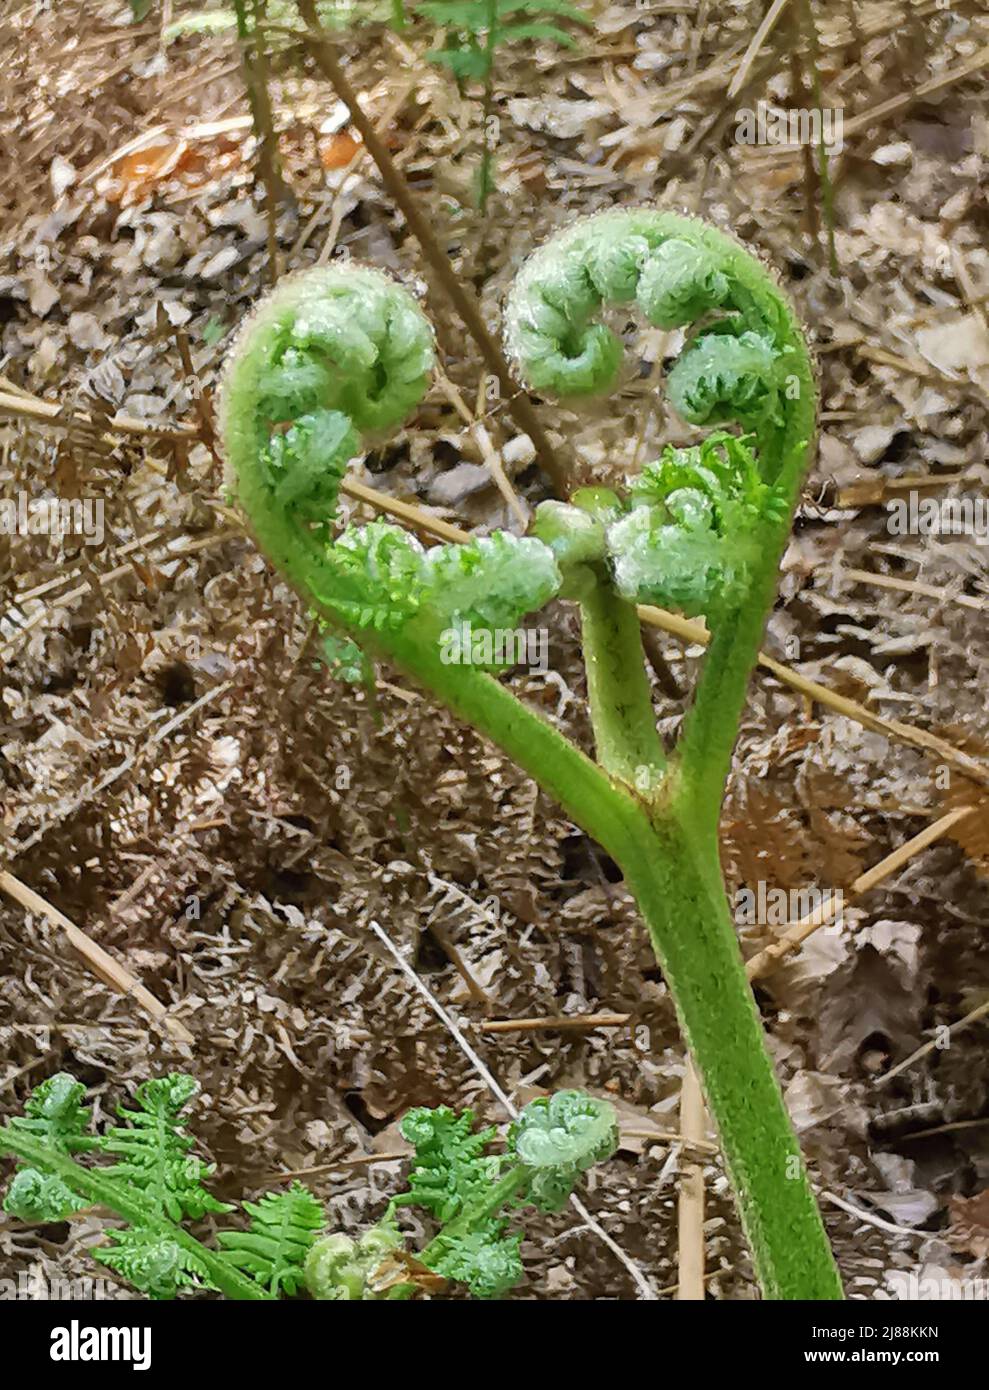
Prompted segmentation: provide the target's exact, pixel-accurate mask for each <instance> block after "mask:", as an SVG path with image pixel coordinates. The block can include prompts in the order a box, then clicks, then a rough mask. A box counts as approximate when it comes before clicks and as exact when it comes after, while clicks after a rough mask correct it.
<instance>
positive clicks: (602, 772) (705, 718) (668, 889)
mask: <svg viewBox="0 0 989 1390" xmlns="http://www.w3.org/2000/svg"><path fill="white" fill-rule="evenodd" d="M633 304H634V305H635V306H636V307H637V309H638V310H639V311H640V312H641V314H642V315H643V316H644V317H645V318H646V319H647V320H648V321H649V322H650V323H652V324H654V325H656V326H658V327H660V328H666V329H673V328H683V329H685V330H686V334H687V336H686V342H685V345H684V348H683V350H682V352H681V353H680V356H679V358H678V360H677V361H676V363H675V364H674V366H673V367H672V369H671V370H670V372H669V374H668V376H667V379H666V390H667V394H668V396H669V399H670V402H671V404H672V405H673V407H674V409H675V410H676V411H677V412H678V413H679V414H680V415H681V416H683V418H684V419H685V420H687V421H689V422H691V423H693V424H696V425H699V426H704V425H709V424H734V425H736V426H738V427H740V429H741V433H737V434H736V433H733V432H730V431H725V430H720V431H716V432H715V433H713V434H709V435H708V436H707V437H706V438H705V439H703V440H702V442H701V443H700V444H698V445H696V446H694V447H692V448H688V449H668V450H666V451H665V452H664V454H663V456H662V457H661V458H660V459H659V460H658V461H657V462H656V463H654V464H652V465H651V466H650V467H649V468H647V469H646V470H645V471H644V473H643V475H642V476H641V477H640V478H639V479H637V480H636V481H635V482H633V483H632V485H631V486H630V487H629V488H628V490H627V491H626V492H625V494H624V495H623V496H619V495H618V494H616V493H614V492H610V491H608V490H606V489H600V488H596V489H585V490H582V491H580V492H577V493H576V494H575V495H574V496H573V497H572V498H571V499H570V500H569V501H568V502H549V503H545V504H543V506H542V507H540V508H539V510H538V513H537V518H536V524H535V527H534V534H533V535H531V536H529V537H525V538H519V537H516V536H512V535H508V534H496V535H495V536H490V537H485V538H480V539H476V540H473V541H471V542H470V543H468V544H463V545H452V546H451V545H443V546H436V547H434V548H431V549H429V550H423V548H422V547H421V546H420V545H419V544H418V542H417V541H415V540H414V539H412V538H411V537H410V536H408V535H407V534H406V533H405V532H403V531H402V530H400V529H399V528H397V527H394V526H391V525H387V524H384V523H381V522H372V523H371V524H370V525H369V526H364V527H360V528H353V527H348V528H347V529H345V530H344V531H343V533H342V535H340V536H338V537H336V536H335V532H334V522H335V502H336V493H337V488H338V486H339V481H340V477H341V474H342V471H343V469H344V467H345V466H346V463H347V460H348V458H349V457H350V456H351V455H353V454H356V453H357V452H359V450H361V449H363V448H364V447H366V445H367V443H368V441H369V440H371V439H372V438H373V436H374V435H375V433H376V432H378V431H380V430H385V429H387V428H389V427H390V426H393V425H396V424H398V423H399V422H400V421H401V420H403V419H404V418H405V417H406V416H407V415H408V414H409V412H410V411H411V410H413V409H414V407H415V404H416V402H417V401H418V400H420V399H421V397H422V396H423V394H424V393H425V390H426V388H427V385H428V381H429V373H430V367H431V363H432V335H431V332H430V329H429V326H428V324H427V322H426V320H425V319H424V317H423V316H422V314H421V312H420V310H419V308H418V306H417V305H416V303H415V301H414V300H413V299H412V298H411V297H410V295H409V294H407V293H406V292H405V291H404V290H403V289H402V288H401V287H400V286H399V285H397V284H395V283H394V282H392V281H391V280H389V279H387V278H385V277H384V276H382V275H378V274H376V273H375V272H373V271H370V270H366V269H356V268H350V267H337V268H327V269H318V270H313V271H310V272H307V273H305V274H303V275H301V276H299V277H296V278H294V279H292V280H289V281H286V282H285V283H284V284H283V285H281V286H280V287H279V288H278V289H276V290H275V291H274V293H273V294H272V295H271V296H270V297H269V298H268V299H266V300H264V301H262V303H261V305H260V306H259V308H258V309H257V310H256V312H255V313H254V315H253V316H252V318H251V319H250V320H249V321H248V322H247V323H246V324H245V326H244V328H243V330H242V332H241V335H240V337H239V338H238V340H237V342H236V344H235V346H234V347H233V349H232V351H231V353H230V357H229V362H228V367H227V374H226V383H225V387H224V390H223V394H222V400H221V407H220V422H221V432H222V438H223V441H224V446H225V449H226V453H227V458H228V464H229V470H230V483H231V487H232V489H233V491H234V493H235V494H236V496H237V498H238V499H239V501H240V504H241V507H242V508H243V511H244V512H245V513H246V516H247V519H248V522H249V525H250V527H251V529H252V531H253V533H254V536H255V537H256V539H257V542H258V544H259V545H260V546H261V548H262V550H263V551H264V552H265V553H266V554H267V556H268V558H269V559H270V560H271V561H272V562H273V563H274V564H275V565H276V566H277V567H278V568H279V569H280V570H281V571H282V573H283V574H284V575H285V576H286V577H287V578H288V579H289V581H290V582H291V583H292V584H293V585H294V586H295V587H296V589H297V590H298V591H299V593H300V594H301V595H302V596H303V597H304V599H305V601H306V602H307V603H308V604H310V605H311V606H312V607H313V608H314V609H315V610H316V611H317V612H318V613H320V614H321V615H322V616H323V618H324V619H325V620H326V621H327V622H328V623H329V624H330V625H331V626H332V627H334V628H335V629H337V630H338V631H339V632H341V633H342V634H344V635H347V636H349V637H350V638H352V639H353V640H354V641H356V642H357V643H358V644H359V645H360V646H361V647H362V648H363V649H364V650H365V652H366V653H367V654H368V656H369V657H370V658H373V659H381V660H384V661H387V662H390V663H392V664H394V665H395V666H397V667H398V668H399V669H401V670H403V671H405V672H406V673H407V674H408V675H409V676H411V677H412V678H413V679H415V680H417V681H418V682H419V683H420V684H421V685H422V686H424V687H425V688H426V689H427V690H429V691H431V692H432V693H433V694H434V695H435V696H436V697H437V698H439V699H440V700H441V701H443V702H444V703H445V704H447V705H448V706H449V707H450V708H451V709H452V710H454V711H455V712H456V713H457V714H458V715H459V716H460V717H461V718H463V719H466V720H467V721H469V722H470V723H471V724H473V725H474V726H475V728H477V729H478V730H479V731H480V732H481V733H483V734H485V735H487V736H488V737H489V738H491V739H492V740H493V741H494V742H495V743H497V744H499V745H500V746H501V747H502V748H503V749H504V750H505V751H506V752H507V753H508V754H509V755H510V756H511V757H513V758H514V759H515V760H516V762H518V764H519V765H520V766H521V767H522V768H523V769H525V771H527V772H528V773H529V774H530V775H531V776H532V777H533V778H534V779H535V780H536V781H537V782H538V783H539V784H540V786H542V787H543V788H544V789H545V790H546V791H547V792H548V793H550V794H551V795H552V796H554V797H555V798H556V799H557V801H558V802H559V803H560V805H561V806H562V807H563V808H564V810H565V811H566V813H567V814H568V815H569V816H570V818H571V819H572V820H573V821H574V822H575V823H576V824H577V825H579V826H581V827H582V828H583V829H584V830H585V831H586V832H587V833H588V834H589V835H591V836H593V837H594V838H595V839H596V840H597V841H598V842H599V843H600V844H601V845H602V846H603V847H604V848H605V850H606V851H607V852H608V854H610V855H611V857H612V858H613V859H614V860H615V861H616V862H617V863H618V864H619V865H620V867H621V869H622V871H623V873H624V876H625V881H626V883H627V884H628V887H629V888H630V890H631V891H632V893H633V894H634V895H635V897H636V900H637V902H638V905H639V908H640V910H641V912H642V915H643V918H644V919H645V922H646V924H647V926H648V929H649V933H650V936H651V938H652V942H653V946H654V948H655V951H656V956H657V959H658V960H659V962H660V964H661V966H662V969H663V973H664V976H665V978H666V980H667V981H668V983H669V986H670V990H671V993H672V995H673V998H674V1001H675V1004H676V1008H677V1012H678V1016H679V1020H680V1024H681V1028H682V1030H683V1035H684V1038H685V1039H686V1042H687V1044H688V1046H689V1048H690V1050H691V1052H692V1054H693V1057H694V1060H695V1062H696V1064H697V1067H698V1070H699V1072H700V1074H701V1077H702V1080H703V1084H704V1089H705V1092H706V1096H707V1100H708V1103H709V1106H710V1109H711V1113H712V1115H713V1117H714V1119H715V1121H716V1123H717V1126H718V1129H719V1131H720V1136H721V1143H722V1148H723V1151H724V1155H725V1160H726V1164H727V1169H728V1172H729V1175H730V1177H731V1181H732V1184H733V1186H734V1190H735V1194H736V1197H737V1201H738V1207H739V1212H740V1214H741V1218H742V1222H743V1225H744V1227H745V1230H746V1232H747V1234H748V1238H749V1242H750V1244H751V1248H752V1253H753V1258H754V1261H755V1266H756V1270H757V1272H758V1276H759V1279H760V1282H761V1284H762V1287H763V1290H764V1292H765V1294H766V1296H767V1297H772V1298H794V1299H796V1298H840V1297H841V1286H840V1283H839V1280H838V1275H837V1272H836V1269H835V1265H834V1261H833V1259H832V1256H831V1252H830V1249H829V1247H828V1242H827V1239H826V1236H825V1233H824V1228H823V1225H822V1222H821V1218H820V1215H819V1212H818V1209H817V1205H816V1202H815V1200H814V1196H813V1193H812V1191H811V1187H810V1184H809V1181H808V1177H807V1173H806V1170H805V1168H804V1164H803V1161H802V1158H801V1155H800V1150H799V1146H798V1143H797V1140H796V1137H795V1135H794V1133H793V1129H792V1127H791V1125H790V1121H789V1118H788V1116H787V1114H786V1110H785V1107H784V1104H783V1100H782V1096H781V1094H780V1090H779V1086H778V1084H777V1082H776V1078H775V1076H774V1074H773V1068H772V1064H771V1062H770V1060H769V1056H768V1054H767V1052H766V1047H765V1041H764V1038H763V1034H762V1029H761V1026H760V1022H759V1018H758V1014H757V1011H756V1008H755V1004H754V1001H753V998H752V993H751V990H750V989H749V986H748V984H747V981H746V978H745V973H744V969H743V964H742V959H741V955H740V952H739V947H738V943H737V940H736V936H735V930H734V926H733V923H732V919H731V915H730V912H729V908H728V903H727V900H726V896H725V890H724V883H723V880H722V875H721V868H720V863H719V857H718V817H719V810H720V805H721V800H722V797H723V793H724V787H725V782H726V779H727V776H728V772H729V768H730V764H731V755H732V749H733V746H734V742H735V737H736V732H737V726H738V719H739V715H740V712H741V709H742V706H743V703H744V700H745V693H746V688H747V684H748V679H749V676H750V673H751V669H752V666H753V664H754V662H755V658H756V654H757V651H758V646H759V640H760V637H761V634H762V629H763V626H764V623H765V617H766V613H767V611H768V609H769V606H770V604H771V603H772V599H773V595H774V593H775V588H776V582H777V571H778V566H779V560H780V555H781V552H782V550H783V547H784V545H785V543H786V538H787V533H788V529H789V524H790V517H791V515H792V512H793V508H794V506H795V504H796V501H797V497H798V494H799V489H800V485H801V480H802V478H803V476H804V473H805V471H806V468H807V465H808V461H809V457H810V451H811V445H812V440H813V435H814V426H815V413H816V391H815V385H814V378H813V373H812V369H811V363H810V358H809V355H808V351H807V346H806V343H805V341H804V337H803V334H802V332H801V330H800V327H799V325H798V323H797V320H796V318H795V316H794V313H793V310H792V308H791V306H790V304H789V303H788V301H787V299H786V298H785V296H784V295H783V294H782V292H781V291H780V289H779V288H778V286H777V284H776V283H775V281H774V279H773V277H772V276H771V275H770V274H769V273H768V272H767V270H766V269H765V268H764V267H763V266H762V265H761V264H760V262H759V261H758V260H757V259H756V258H755V257H754V256H752V255H750V254H749V253H748V252H747V251H746V250H745V249H744V248H743V247H742V246H741V245H739V244H738V243H737V242H735V241H734V240H732V239H731V238H730V237H728V236H726V235H725V234H723V233H722V232H720V231H718V230H717V229H716V228H714V227H712V226H709V225H707V224H706V223H704V222H701V221H699V220H697V219H694V218H687V217H680V216H676V215H674V214H672V213H666V212H657V211H653V210H649V209H642V210H637V211H615V212H606V213H602V214H600V215H598V216H595V217H591V218H588V219H586V220H584V221H582V222H578V223H577V224H575V225H574V226H573V227H572V228H571V229H569V230H568V231H566V232H564V233H562V234H561V235H558V236H556V237H554V238H552V240H550V241H549V242H548V243H547V244H546V245H545V246H544V247H543V248H542V249H541V250H539V251H537V252H536V253H535V254H534V255H533V256H532V257H531V259H530V260H529V261H528V262H527V263H526V264H525V265H524V266H523V267H522V269H521V271H520V273H519V275H518V277H517V280H516V282H515V286H514V288H513V290H512V293H511V296H510V299H509V304H508V311H507V341H508V345H509V349H510V351H511V353H512V355H513V357H514V358H515V360H516V362H517V363H518V368H519V371H520V374H521V376H522V377H523V379H524V381H525V383H526V384H527V385H528V386H530V387H531V388H532V389H534V390H538V391H540V392H543V393H554V394H557V395H559V396H561V397H577V396H582V395H589V394H592V393H598V394H601V393H606V392H607V391H609V390H610V389H611V388H612V386H613V384H614V382H615V381H616V379H617V375H618V371H619V366H620V361H621V356H622V343H621V340H620V339H619V338H618V337H617V336H616V335H615V334H614V333H613V332H612V331H611V329H610V328H609V327H608V326H607V325H606V324H605V323H603V322H602V321H601V317H600V315H601V311H602V310H603V309H604V308H606V307H608V306H611V305H633ZM554 594H560V595H563V596H564V597H568V598H572V599H574V600H576V601H577V602H578V603H579V605H580V610H581V618H582V624H583V643H584V652H585V661H586V667H587V678H588V697H589V704H590V713H591V721H592V725H593V729H594V736H595V743H596V749H597V762H596V763H595V762H592V761H591V760H590V759H589V758H587V757H585V756H584V755H583V754H582V753H581V752H580V751H579V750H578V749H577V748H576V747H574V746H573V745H572V744H571V743H570V742H569V741H568V740H567V739H565V738H564V737H562V736H561V735H560V733H559V732H558V731H557V730H556V729H554V728H552V727H551V726H550V725H549V724H548V723H547V722H546V721H545V720H544V719H542V718H540V717H539V716H538V715H537V714H535V713H534V712H533V711H531V710H530V709H528V708H527V707H526V706H525V705H524V704H522V703H520V702H519V701H518V700H516V699H515V698H514V697H513V695H512V694H511V692H510V691H509V690H508V689H506V688H505V687H504V686H503V685H501V684H500V683H499V682H498V681H497V680H496V679H495V678H494V676H493V675H492V674H491V673H489V672H485V671H483V670H479V669H478V668H477V667H476V666H468V665H451V664H446V663H444V661H443V660H441V657H440V637H441V634H442V632H443V631H444V629H446V628H447V627H448V626H449V625H450V624H451V623H454V622H457V621H459V620H461V619H463V618H467V617H469V619H470V621H471V622H472V623H473V624H475V625H481V626H483V625H484V624H488V625H490V626H499V627H512V626H514V625H515V623H516V622H517V621H518V620H519V619H520V618H521V617H522V616H523V615H524V614H526V613H529V612H533V611H535V610H537V609H539V608H540V607H542V605H543V604H545V603H546V601H547V600H548V599H549V598H550V597H551V596H553V595H554ZM640 601H645V602H650V603H662V604H666V605H669V606H672V607H678V608H680V609H682V610H683V611H685V612H687V613H691V614H704V615H705V616H706V618H707V621H708V624H709V626H710V628H711V630H712V641H711V645H710V648H709V651H708V654H707V656H706V659H705V662H704V666H703V670H702V673H701V676H700V679H699V681H698V685H697V689H696V693H695V696H694V701H693V706H692V708H691V710H690V712H689V713H688V716H687V719H686V723H685V727H684V730H683V733H682V735H681V738H680V740H679V742H678V744H677V746H676V748H675V749H673V751H672V753H670V754H668V753H667V751H666V749H664V747H663V745H662V742H661V740H660V738H659V736H658V734H657V731H656V720H655V715H654V712H653V709H652V704H651V698H650V689H649V684H648V680H647V676H646V671H645V666H644V660H643V653H642V647H641V639H640V632H639V619H638V616H637V613H636V607H635V605H636V603H637V602H640Z"/></svg>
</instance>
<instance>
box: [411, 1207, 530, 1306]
mask: <svg viewBox="0 0 989 1390" xmlns="http://www.w3.org/2000/svg"><path fill="white" fill-rule="evenodd" d="M506 1226H507V1223H506V1222H505V1221H500V1220H492V1219H489V1220H487V1221H482V1222H479V1223H478V1224H477V1225H476V1226H474V1227H472V1228H471V1230H469V1231H464V1232H463V1233H462V1234H459V1233H454V1234H450V1235H442V1234H441V1235H439V1236H437V1238H436V1240H435V1241H433V1243H432V1244H431V1245H430V1255H429V1267H430V1268H431V1269H433V1270H435V1272H436V1273H437V1274H440V1275H442V1276H443V1278H444V1279H453V1280H456V1282H457V1283H460V1284H466V1285H467V1287H468V1288H469V1289H470V1291H471V1293H472V1294H473V1295H474V1297H475V1298H498V1297H499V1296H500V1295H501V1294H503V1293H507V1291H508V1290H509V1289H511V1288H514V1287H515V1285H516V1284H517V1283H518V1282H519V1280H520V1279H521V1278H522V1275H523V1273H524V1270H523V1268H522V1256H521V1253H520V1246H521V1244H522V1232H521V1231H516V1232H515V1233H514V1234H506V1233H505V1231H506Z"/></svg>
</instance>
